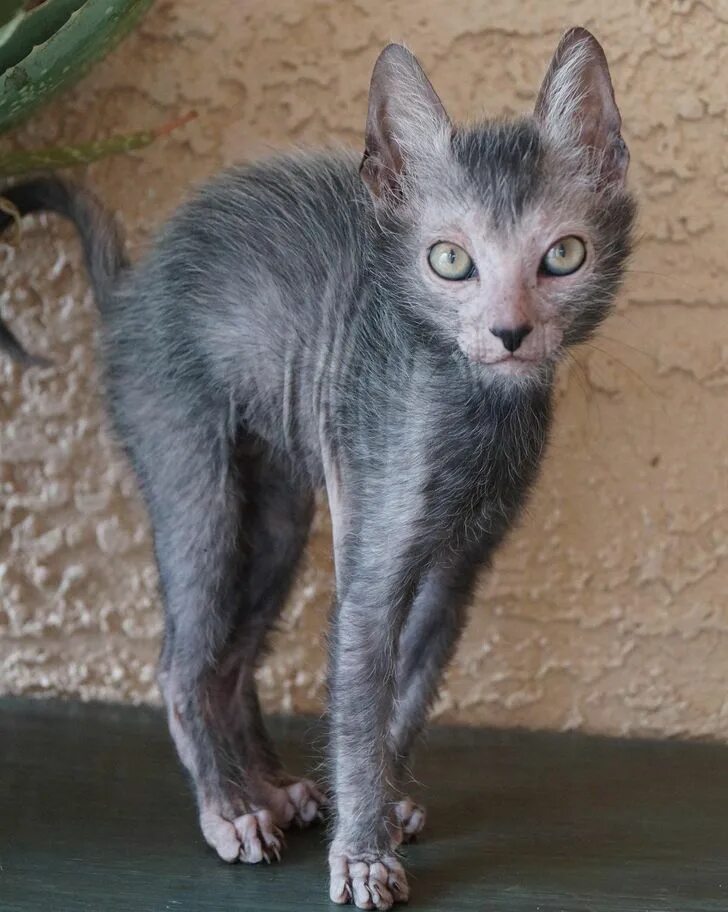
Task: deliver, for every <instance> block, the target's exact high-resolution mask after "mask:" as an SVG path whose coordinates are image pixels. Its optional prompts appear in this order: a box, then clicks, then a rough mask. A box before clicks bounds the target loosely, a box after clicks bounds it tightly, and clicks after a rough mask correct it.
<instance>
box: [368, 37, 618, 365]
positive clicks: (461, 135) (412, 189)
mask: <svg viewBox="0 0 728 912" xmlns="http://www.w3.org/2000/svg"><path fill="white" fill-rule="evenodd" d="M585 34H586V33H582V31H581V30H578V31H577V32H576V33H569V34H568V35H567V36H566V37H565V39H564V40H563V41H562V43H561V45H560V46H559V50H558V51H557V54H556V57H555V58H554V63H552V67H551V69H550V71H549V74H548V75H547V79H546V82H545V83H544V88H542V91H541V97H540V98H539V104H538V106H537V113H536V115H535V116H533V117H530V118H524V119H522V120H519V121H512V122H508V123H485V124H481V125H477V126H472V127H467V128H464V127H453V126H452V125H451V124H450V122H449V120H447V119H446V115H445V114H444V109H443V108H442V106H441V103H440V102H439V99H437V96H435V95H434V91H433V90H432V88H431V86H430V85H429V83H428V82H427V81H426V77H425V76H424V74H422V73H421V71H419V68H418V71H419V72H418V71H414V72H415V73H416V74H417V75H418V76H419V74H421V78H420V81H419V87H420V91H421V94H422V109H421V110H419V111H416V112H415V113H416V114H417V119H418V124H419V143H418V142H414V143H413V144H412V145H410V146H408V145H407V142H408V141H409V140H410V137H409V136H408V135H407V125H408V117H410V118H411V117H412V110H413V108H416V105H414V104H413V98H414V97H415V93H414V86H413V84H412V83H411V82H409V83H407V90H406V93H405V95H406V98H407V101H408V108H407V109H405V108H402V109H401V110H400V111H399V112H398V111H397V108H396V99H393V97H392V95H391V94H388V95H385V96H384V97H383V99H382V97H381V94H382V86H381V84H380V85H377V79H376V76H377V73H376V70H375V78H374V79H373V82H372V91H373V93H375V92H377V91H378V94H379V95H380V97H379V99H378V102H376V103H378V104H379V108H378V109H377V108H376V107H375V119H376V123H375V125H374V129H372V123H371V120H372V109H371V107H370V124H369V130H368V136H367V150H368V152H367V155H366V156H365V159H364V162H363V165H362V175H363V177H364V179H365V181H366V182H367V184H368V186H369V187H370V189H372V191H373V194H374V196H375V201H377V203H378V206H379V208H380V210H381V217H382V219H383V220H386V222H387V227H388V229H389V230H388V231H387V234H388V240H387V245H388V247H389V256H388V261H389V268H390V269H392V270H393V273H394V275H395V279H394V284H395V286H397V287H398V291H399V293H400V296H401V298H402V299H403V301H404V302H405V303H406V305H407V306H409V307H411V308H412V309H414V310H416V311H417V315H418V316H419V317H420V318H421V319H422V320H423V321H426V322H427V323H428V324H429V325H430V326H431V327H432V328H434V329H435V330H436V331H437V332H438V333H440V334H441V335H442V336H444V337H446V338H447V339H448V340H450V341H451V342H454V343H456V345H457V346H458V348H459V350H460V351H461V352H462V353H463V354H464V355H465V356H466V357H467V359H468V360H469V361H470V362H471V363H472V364H473V365H478V366H480V367H481V368H482V370H483V371H484V372H486V373H487V374H489V375H492V376H493V377H501V378H509V379H511V380H513V381H516V380H520V381H528V380H538V379H539V378H542V377H546V376H548V375H550V370H551V368H552V367H553V365H554V363H555V362H556V361H557V360H558V359H559V357H560V356H561V355H562V354H563V352H564V350H565V348H566V346H568V345H570V344H573V343H574V342H577V341H580V340H582V339H584V338H586V337H587V336H588V335H589V334H590V333H591V332H592V331H593V330H594V328H595V327H596V326H597V325H598V324H599V323H600V322H601V320H602V319H603V318H604V316H605V315H606V314H607V312H608V310H609V307H610V305H611V302H612V300H613V297H614V294H615V291H616V289H617V287H618V284H619V281H620V278H621V275H622V272H623V269H624V265H625V262H626V259H627V256H628V253H629V246H630V230H631V225H632V220H633V216H634V203H633V201H632V199H631V197H630V196H629V194H628V193H627V191H626V189H625V188H624V176H625V172H626V166H627V161H628V156H627V153H626V147H625V146H624V143H623V142H622V140H621V137H620V135H619V115H618V112H616V107H614V105H613V96H612V95H611V83H609V82H607V83H605V82H604V79H605V78H606V80H608V78H609V77H608V73H606V63H605V62H604V61H603V54H601V49H599V52H598V53H597V52H596V51H595V49H594V48H593V46H592V44H591V43H592V42H594V39H593V38H591V36H588V37H585ZM570 36H571V37H570ZM594 44H596V42H594ZM596 47H597V48H598V45H596ZM399 52H402V53H403V54H407V52H404V51H403V49H399V51H398V52H397V59H396V60H395V61H394V64H395V65H394V69H393V70H392V72H391V73H388V74H387V76H388V80H387V82H388V83H391V79H392V78H396V79H397V80H399V81H401V80H403V79H404V78H405V76H407V75H408V74H411V71H408V70H407V69H406V64H407V63H408V58H407V57H404V58H402V57H401V56H399ZM386 53H387V52H386V51H385V54H386ZM590 53H591V54H592V56H591V57H590V56H589V54H590ZM600 55H601V56H600ZM409 59H411V60H414V58H411V56H410V58H409ZM380 60H381V58H380ZM378 66H379V64H378ZM415 66H416V64H415ZM403 68H405V69H403ZM564 70H565V71H566V72H565V73H564V72H563V71H564ZM605 74H606V77H605ZM567 77H568V79H567ZM380 78H381V74H380ZM587 78H588V79H589V80H592V82H593V81H594V80H596V85H592V84H591V82H590V83H589V84H588V85H586V86H585V84H584V83H585V80H586V79H587ZM422 80H424V82H422ZM569 80H570V81H569ZM572 83H573V84H572ZM587 99H591V102H590V104H587V103H586V100H587ZM595 99H596V100H595ZM610 101H611V107H610V105H609V102H610ZM569 105H571V106H575V110H574V111H573V112H570V111H569ZM604 105H606V106H607V110H606V111H604V110H603V109H602V106H604ZM567 115H568V116H567ZM397 117H399V118H400V120H399V122H398V121H397ZM414 122H415V121H412V123H414ZM395 126H396V127H397V128H398V129H399V131H400V132H399V134H396V133H395ZM428 130H429V132H430V137H429V142H427V143H426V144H425V143H423V137H426V136H427V132H428ZM388 131H389V132H388ZM372 146H374V148H375V150H377V151H375V152H372ZM383 150H384V152H383ZM383 155H384V156H387V155H388V156H389V157H388V158H384V157H383ZM377 156H378V158H377ZM373 158H374V161H373V160H372V159H373ZM382 166H383V167H382Z"/></svg>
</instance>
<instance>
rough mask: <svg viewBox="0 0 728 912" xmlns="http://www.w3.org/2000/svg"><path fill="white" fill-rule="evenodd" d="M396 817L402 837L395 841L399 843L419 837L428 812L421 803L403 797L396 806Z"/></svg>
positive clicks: (399, 834)
mask: <svg viewBox="0 0 728 912" xmlns="http://www.w3.org/2000/svg"><path fill="white" fill-rule="evenodd" d="M394 817H395V820H396V821H397V824H398V830H399V832H398V836H399V837H400V838H399V839H397V840H395V842H396V843H397V844H399V843H403V842H413V841H414V840H415V839H417V836H418V835H419V834H420V833H421V832H422V830H423V829H424V826H425V821H426V819H427V813H426V811H425V809H424V807H423V806H422V805H421V804H417V803H416V802H414V801H413V800H412V799H411V798H403V799H402V800H401V801H398V802H397V804H396V805H395V806H394Z"/></svg>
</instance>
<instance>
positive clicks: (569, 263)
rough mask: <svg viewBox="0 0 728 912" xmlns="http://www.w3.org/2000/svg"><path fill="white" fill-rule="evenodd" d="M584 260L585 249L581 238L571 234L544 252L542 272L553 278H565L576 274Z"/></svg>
mask: <svg viewBox="0 0 728 912" xmlns="http://www.w3.org/2000/svg"><path fill="white" fill-rule="evenodd" d="M585 259H586V247H585V246H584V241H582V240H581V238H578V237H575V236H574V235H573V234H571V235H569V237H563V238H561V239H560V240H558V241H557V242H556V243H555V244H554V246H553V247H551V248H550V249H549V250H547V251H546V255H545V256H544V258H543V259H542V260H541V269H542V271H543V272H546V273H548V274H549V275H553V276H566V275H571V273H572V272H576V270H577V269H579V268H580V267H581V266H582V265H583V264H584V260H585Z"/></svg>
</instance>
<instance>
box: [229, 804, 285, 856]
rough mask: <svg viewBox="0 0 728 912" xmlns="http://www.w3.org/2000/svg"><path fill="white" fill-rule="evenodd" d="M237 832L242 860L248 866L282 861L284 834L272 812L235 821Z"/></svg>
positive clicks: (258, 813)
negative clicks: (261, 862)
mask: <svg viewBox="0 0 728 912" xmlns="http://www.w3.org/2000/svg"><path fill="white" fill-rule="evenodd" d="M234 823H235V832H236V833H237V834H238V836H239V837H240V860H241V861H245V862H247V863H248V864H258V862H260V861H267V862H269V863H270V862H271V861H273V859H274V858H275V860H276V861H280V860H281V850H282V849H283V845H284V842H283V833H281V831H280V830H279V829H278V827H277V826H276V825H275V823H274V820H273V815H272V814H271V812H270V811H267V810H262V811H256V812H255V813H254V814H243V815H242V817H237V818H236V819H235V822H234Z"/></svg>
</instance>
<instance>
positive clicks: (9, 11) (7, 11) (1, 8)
mask: <svg viewBox="0 0 728 912" xmlns="http://www.w3.org/2000/svg"><path fill="white" fill-rule="evenodd" d="M22 6H23V0H0V25H5V24H6V23H7V22H10V20H11V19H12V18H13V17H14V16H15V15H16V14H17V13H18V12H19V11H20V9H21V7H22Z"/></svg>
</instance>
